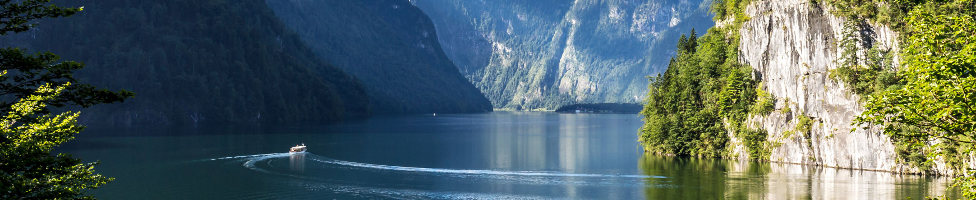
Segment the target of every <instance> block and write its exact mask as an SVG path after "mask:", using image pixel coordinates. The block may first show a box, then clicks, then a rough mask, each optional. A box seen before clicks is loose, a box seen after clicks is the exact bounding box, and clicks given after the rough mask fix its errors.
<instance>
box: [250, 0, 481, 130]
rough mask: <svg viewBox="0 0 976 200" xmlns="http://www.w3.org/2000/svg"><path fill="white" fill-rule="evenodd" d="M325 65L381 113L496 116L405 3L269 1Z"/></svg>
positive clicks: (418, 14)
mask: <svg viewBox="0 0 976 200" xmlns="http://www.w3.org/2000/svg"><path fill="white" fill-rule="evenodd" d="M266 3H267V5H269V6H270V7H271V8H272V9H273V10H274V13H275V14H277V16H278V17H279V18H280V19H281V20H282V21H283V22H284V23H285V24H286V25H287V26H289V27H290V28H291V29H293V30H295V31H296V32H297V33H298V34H299V35H300V36H301V38H302V39H303V40H304V41H305V42H306V44H308V46H309V47H311V49H312V50H313V51H314V52H315V53H316V54H317V55H318V56H319V57H321V58H322V59H324V60H327V61H328V62H330V63H332V64H334V65H335V66H337V67H339V68H342V69H343V70H345V71H346V72H349V73H350V74H352V75H354V76H355V77H356V78H358V79H359V80H361V82H362V83H363V85H364V86H365V88H366V93H367V94H368V95H369V97H370V100H371V103H372V108H373V111H374V112H375V113H379V114H382V113H393V114H395V113H430V112H441V113H454V112H484V111H491V109H492V106H491V103H490V102H489V101H488V99H487V98H485V96H484V95H482V93H481V92H480V91H479V90H478V89H477V88H475V87H474V86H473V85H472V84H471V83H469V82H468V81H467V80H466V79H465V78H464V77H463V76H462V75H461V74H460V73H459V72H458V68H457V67H455V65H454V63H452V62H451V60H450V59H448V57H447V56H446V55H445V54H444V51H443V50H442V49H441V45H440V44H439V43H438V41H437V34H435V32H437V31H435V30H434V25H433V24H432V22H431V21H430V19H429V18H428V17H427V15H425V14H424V13H423V12H422V11H421V10H420V9H418V8H416V7H414V6H413V5H411V4H410V3H409V2H408V1H406V0H371V1H349V0H317V1H312V0H267V1H266Z"/></svg>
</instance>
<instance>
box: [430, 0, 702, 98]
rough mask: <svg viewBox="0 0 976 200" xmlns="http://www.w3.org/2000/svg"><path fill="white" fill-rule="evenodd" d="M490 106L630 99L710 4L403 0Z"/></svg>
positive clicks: (698, 26)
mask: <svg viewBox="0 0 976 200" xmlns="http://www.w3.org/2000/svg"><path fill="white" fill-rule="evenodd" d="M411 2H412V3H414V4H415V5H417V6H418V7H420V8H421V9H423V10H424V11H425V12H426V13H427V14H428V15H430V16H431V18H432V19H433V21H434V23H435V24H436V25H437V26H436V27H437V32H438V34H439V36H440V37H439V39H440V42H441V44H442V45H443V46H444V49H445V50H446V52H447V54H448V56H449V57H450V58H451V59H452V60H453V61H454V62H455V63H456V64H457V65H458V67H459V68H460V69H461V72H462V73H463V74H464V75H465V76H466V77H467V78H468V79H469V80H470V81H471V82H472V83H474V84H475V86H477V87H478V89H481V91H482V92H484V93H485V95H487V96H488V98H489V99H491V101H492V104H494V106H495V107H496V108H507V109H522V110H529V109H547V110H552V109H555V108H557V107H559V106H560V105H568V104H574V103H593V102H618V103H627V102H638V101H639V100H641V99H642V96H643V95H644V93H646V90H647V88H646V78H645V77H646V76H648V75H653V74H656V73H659V72H663V70H664V68H665V67H666V66H667V64H668V59H669V58H670V56H672V55H673V54H674V46H675V44H676V41H677V39H678V36H680V34H681V33H687V32H688V31H690V30H691V29H692V28H696V29H698V30H705V29H706V28H708V27H711V26H712V25H713V24H714V23H713V22H712V21H711V15H710V14H709V12H708V8H709V7H708V5H709V4H708V2H710V1H704V2H703V1H687V0H683V1H665V2H632V1H596V0H578V1H562V0H558V1H557V0H550V1H515V0H501V1H456V0H412V1H411Z"/></svg>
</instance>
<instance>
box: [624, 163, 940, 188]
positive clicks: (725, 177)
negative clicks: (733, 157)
mask: <svg viewBox="0 0 976 200" xmlns="http://www.w3.org/2000/svg"><path fill="white" fill-rule="evenodd" d="M640 160H641V162H640V166H639V167H640V169H641V171H642V172H643V173H644V174H646V175H657V176H667V177H671V179H646V180H645V184H646V185H647V187H646V188H645V191H644V194H645V196H646V197H647V199H925V198H926V197H938V196H942V195H946V197H948V198H950V199H955V198H958V197H959V196H958V193H957V192H955V191H952V192H950V193H949V194H946V193H945V192H946V186H947V185H948V184H949V182H950V181H951V179H949V178H945V177H924V176H912V175H897V174H892V173H887V172H875V171H861V170H848V169H837V168H822V167H816V166H808V165H797V164H784V163H765V162H748V161H730V160H716V159H700V158H675V157H663V156H656V155H649V154H646V155H644V156H643V157H641V159H640Z"/></svg>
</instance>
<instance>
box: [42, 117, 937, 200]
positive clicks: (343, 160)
mask: <svg viewBox="0 0 976 200" xmlns="http://www.w3.org/2000/svg"><path fill="white" fill-rule="evenodd" d="M640 125H641V120H640V118H639V117H638V116H636V115H633V114H627V115H618V114H557V113H545V112H494V113H485V114H455V115H450V114H439V115H437V116H432V115H415V116H396V117H375V118H372V119H369V120H365V121H355V122H345V123H339V124H331V125H321V126H282V127H273V128H268V127H200V128H193V129H158V128H157V129H139V128H129V129H110V128H90V129H88V130H86V131H85V132H83V133H82V134H81V135H79V137H78V139H77V140H75V141H73V142H71V143H69V144H66V145H65V146H63V147H62V148H61V150H62V151H65V152H68V153H71V154H73V155H75V156H76V157H79V158H82V159H84V160H86V161H95V160H98V161H100V162H101V164H100V165H99V166H98V167H97V168H98V170H99V171H100V172H101V173H102V174H104V175H107V176H111V177H115V178H116V180H115V181H114V182H111V183H110V184H108V185H106V186H104V187H102V188H100V189H99V190H97V191H96V193H95V194H96V196H97V197H100V198H104V199H350V198H368V199H377V198H380V199H385V198H390V199H472V198H473V199H562V198H567V199H721V198H727V199H728V198H731V199H757V198H772V199H798V198H814V199H823V198H826V199H850V198H861V199H905V198H912V199H921V198H924V197H926V196H935V195H940V194H942V193H943V192H944V191H945V188H946V187H947V184H948V183H949V179H946V178H936V177H925V176H906V175H901V176H899V175H892V174H888V173H881V172H871V171H855V170H844V169H832V168H817V167H811V166H803V165H791V164H775V163H773V164H770V163H753V162H738V161H727V160H714V159H694V158H671V157H659V156H654V155H645V154H644V153H642V151H641V149H640V147H639V144H638V143H637V142H636V140H637V134H636V131H637V129H638V128H639V127H640ZM299 143H304V144H306V145H307V146H308V147H309V150H308V152H306V153H295V154H289V153H287V151H288V148H289V147H291V146H294V145H296V144H299Z"/></svg>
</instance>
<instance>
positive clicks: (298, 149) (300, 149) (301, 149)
mask: <svg viewBox="0 0 976 200" xmlns="http://www.w3.org/2000/svg"><path fill="white" fill-rule="evenodd" d="M306 149H307V148H306V147H305V143H302V144H300V145H295V146H293V147H291V149H288V152H289V153H300V152H305V150H306Z"/></svg>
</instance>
